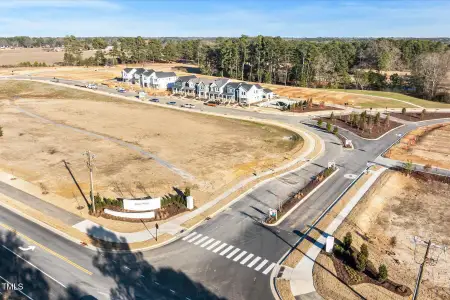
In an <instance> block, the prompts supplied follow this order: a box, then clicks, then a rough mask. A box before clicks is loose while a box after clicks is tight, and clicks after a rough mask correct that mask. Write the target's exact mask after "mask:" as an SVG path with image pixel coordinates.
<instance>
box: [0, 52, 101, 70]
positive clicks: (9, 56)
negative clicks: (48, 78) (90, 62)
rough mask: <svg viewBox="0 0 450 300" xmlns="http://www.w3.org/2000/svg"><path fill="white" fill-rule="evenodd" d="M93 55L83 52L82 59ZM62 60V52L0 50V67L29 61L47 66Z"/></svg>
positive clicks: (92, 53)
mask: <svg viewBox="0 0 450 300" xmlns="http://www.w3.org/2000/svg"><path fill="white" fill-rule="evenodd" d="M94 53H95V51H94V50H90V51H83V57H84V58H87V57H91V56H93V55H94ZM63 59H64V51H60V52H54V51H46V50H44V49H42V48H16V49H2V50H0V66H5V65H17V64H19V63H21V62H26V61H29V62H31V63H34V62H35V61H37V62H38V63H43V62H45V63H46V64H47V65H53V64H55V63H59V62H62V61H63Z"/></svg>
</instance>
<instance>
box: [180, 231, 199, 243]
mask: <svg viewBox="0 0 450 300" xmlns="http://www.w3.org/2000/svg"><path fill="white" fill-rule="evenodd" d="M196 234H197V232H193V233H191V234H190V235H187V236H185V237H184V238H182V240H183V241H185V240H187V239H190V238H191V237H193V236H194V235H196Z"/></svg>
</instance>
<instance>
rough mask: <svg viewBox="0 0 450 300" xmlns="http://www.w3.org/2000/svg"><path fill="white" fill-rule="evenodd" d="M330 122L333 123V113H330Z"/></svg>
mask: <svg viewBox="0 0 450 300" xmlns="http://www.w3.org/2000/svg"><path fill="white" fill-rule="evenodd" d="M330 120H331V122H333V121H334V112H331V114H330Z"/></svg>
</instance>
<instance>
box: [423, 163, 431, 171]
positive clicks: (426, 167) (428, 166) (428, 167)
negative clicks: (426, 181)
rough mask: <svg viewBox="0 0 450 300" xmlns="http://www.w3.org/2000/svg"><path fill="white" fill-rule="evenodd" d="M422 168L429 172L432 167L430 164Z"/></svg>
mask: <svg viewBox="0 0 450 300" xmlns="http://www.w3.org/2000/svg"><path fill="white" fill-rule="evenodd" d="M423 168H424V169H425V170H431V168H433V166H432V165H431V164H426V165H425V166H424V167H423Z"/></svg>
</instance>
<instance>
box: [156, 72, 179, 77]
mask: <svg viewBox="0 0 450 300" xmlns="http://www.w3.org/2000/svg"><path fill="white" fill-rule="evenodd" d="M155 76H156V77H158V78H167V77H176V76H177V75H176V74H175V73H174V72H155Z"/></svg>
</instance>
